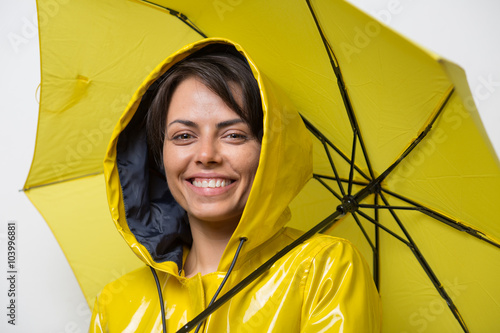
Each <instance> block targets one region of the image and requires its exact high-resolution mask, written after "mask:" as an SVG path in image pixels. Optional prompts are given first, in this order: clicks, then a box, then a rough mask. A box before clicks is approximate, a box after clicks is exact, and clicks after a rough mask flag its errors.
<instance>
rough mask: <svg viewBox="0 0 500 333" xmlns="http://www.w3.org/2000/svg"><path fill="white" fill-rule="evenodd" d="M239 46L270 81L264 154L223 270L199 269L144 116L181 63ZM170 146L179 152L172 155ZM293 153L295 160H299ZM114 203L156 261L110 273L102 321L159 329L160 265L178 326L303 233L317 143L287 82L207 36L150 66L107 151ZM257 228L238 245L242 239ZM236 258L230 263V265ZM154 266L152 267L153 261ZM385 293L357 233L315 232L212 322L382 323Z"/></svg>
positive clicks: (130, 234)
mask: <svg viewBox="0 0 500 333" xmlns="http://www.w3.org/2000/svg"><path fill="white" fill-rule="evenodd" d="M214 43H217V44H223V45H228V46H230V47H232V48H234V49H235V50H236V51H237V52H239V54H241V55H242V56H243V57H244V59H245V61H246V62H247V63H248V65H249V67H250V68H251V70H252V73H253V75H254V77H255V79H256V81H257V83H258V85H259V88H260V94H261V96H260V97H261V100H262V109H263V113H264V123H263V127H264V129H263V131H264V135H263V138H262V144H261V153H260V159H259V166H258V169H257V172H256V175H255V178H254V181H253V185H252V188H251V191H250V194H249V197H248V200H247V202H246V205H245V209H244V211H243V214H242V216H241V219H240V221H239V224H238V226H237V228H236V230H235V231H234V233H233V235H232V237H231V239H230V240H229V242H228V244H227V246H226V249H225V250H224V253H223V255H222V258H221V260H220V262H219V266H218V268H217V271H215V272H213V273H209V274H206V275H203V276H202V275H201V274H197V275H195V276H192V277H189V278H187V277H186V276H185V273H184V270H183V265H184V262H185V259H186V256H187V252H188V251H189V248H190V246H191V242H192V239H191V235H190V229H189V225H188V223H187V221H186V218H185V212H184V211H183V209H182V208H181V207H180V206H179V205H178V204H177V203H176V202H175V200H174V199H173V197H172V195H171V194H170V192H169V190H168V185H167V183H166V181H165V179H164V170H163V169H162V167H161V166H160V165H156V164H155V163H154V161H152V159H151V158H150V157H149V156H148V147H147V143H146V134H145V129H144V125H143V124H144V119H145V117H146V114H147V111H148V101H150V100H151V94H152V93H153V92H154V87H155V85H156V82H158V80H159V79H160V78H161V77H162V75H164V74H165V73H166V72H167V71H168V69H169V68H171V67H172V66H173V65H175V64H176V63H177V62H179V61H181V60H182V59H184V58H186V57H187V56H189V55H190V54H193V53H194V52H197V51H198V50H200V49H202V48H204V47H206V46H207V45H211V44H214ZM164 158H168V156H165V157H164ZM291 164H293V167H290V165H291ZM104 169H105V177H106V183H107V184H106V185H107V196H108V204H109V207H110V212H111V216H112V219H113V221H114V223H115V225H116V227H117V230H118V231H119V232H120V234H121V235H122V236H123V238H124V240H125V241H126V242H127V243H128V245H129V246H130V248H131V249H132V251H134V253H135V254H136V255H137V256H138V257H139V259H140V260H142V261H143V262H144V263H145V265H146V267H144V268H140V269H138V270H136V271H133V272H131V273H129V274H127V275H124V276H123V277H121V278H120V279H118V280H116V281H114V282H112V283H110V284H108V285H107V286H106V287H105V288H104V289H103V290H102V291H101V293H100V294H99V295H98V297H97V299H96V303H95V306H94V310H93V314H92V321H91V326H90V330H89V331H90V332H159V331H161V326H162V318H161V312H160V303H159V294H158V290H157V286H156V283H155V280H154V277H153V275H152V274H151V271H150V267H151V268H153V269H154V270H155V271H156V272H157V274H158V279H159V285H160V289H161V290H160V292H161V295H162V296H163V302H164V306H165V317H166V323H167V331H168V332H175V331H177V330H178V329H179V328H180V327H182V326H183V325H185V324H186V323H187V322H188V321H189V320H191V319H192V318H194V317H195V316H196V315H198V314H199V313H200V312H201V311H203V310H204V309H205V308H206V307H207V306H208V305H209V303H210V300H211V299H212V297H213V295H214V294H215V293H216V291H217V289H218V288H219V286H220V285H221V282H222V280H223V279H224V277H225V276H226V275H228V277H227V282H226V284H225V285H224V287H223V288H222V290H221V292H220V294H219V295H223V294H224V293H225V292H227V291H228V290H230V289H231V288H232V287H234V286H235V285H236V284H237V283H238V282H240V281H241V280H243V279H244V278H245V277H246V276H248V275H249V274H250V273H251V272H253V271H255V270H256V269H257V268H258V267H259V266H261V265H262V264H263V263H264V262H266V261H267V260H268V259H270V258H271V257H272V256H273V255H274V254H276V253H277V252H279V251H280V250H281V249H283V248H284V247H286V246H287V245H289V244H290V243H291V242H293V241H294V240H295V239H297V238H298V237H299V236H300V235H301V233H302V232H301V231H299V230H295V229H292V228H288V227H286V223H287V222H288V221H289V220H290V217H291V212H290V209H289V208H288V206H289V204H290V202H291V201H292V200H293V199H294V197H295V196H296V195H297V194H298V193H299V192H300V190H301V189H302V188H303V186H304V185H305V184H306V183H307V181H308V180H309V179H311V177H312V144H311V138H310V134H309V132H308V131H307V129H306V128H305V126H304V123H303V121H302V119H301V117H300V115H299V114H298V112H297V111H296V110H295V109H294V107H293V105H292V104H290V103H289V102H288V99H287V97H286V96H284V95H283V94H282V93H281V92H280V90H279V89H277V88H276V87H274V86H273V82H271V81H270V80H269V79H267V78H266V76H265V75H263V74H262V73H261V72H260V71H259V70H258V68H257V67H256V66H255V64H254V62H253V61H252V59H251V58H250V57H249V56H248V55H247V54H246V53H245V51H244V50H243V49H242V48H241V47H240V46H239V45H238V44H235V43H233V42H231V41H229V40H226V39H205V40H201V41H198V42H196V43H193V44H190V45H188V46H186V47H185V48H183V49H181V50H180V51H179V52H177V53H175V54H173V55H171V56H170V57H168V58H166V59H165V60H164V61H163V62H162V63H161V64H160V65H158V66H157V67H156V68H155V70H154V71H153V72H152V73H151V74H150V75H149V76H148V77H147V78H146V80H145V81H144V83H143V84H142V86H141V87H140V88H139V89H138V90H137V92H136V93H135V95H134V96H133V98H132V100H131V101H130V103H129V104H128V106H127V109H126V110H125V111H124V113H123V115H122V117H121V118H120V120H119V123H118V124H117V125H116V127H115V130H114V132H113V134H112V138H111V142H110V144H109V147H108V152H107V156H106V158H105V162H104ZM242 239H244V240H246V241H245V242H244V243H243V245H242V247H241V251H239V252H238V251H237V248H238V247H239V245H240V242H241V240H242ZM233 261H234V262H235V264H234V269H233V270H232V272H231V274H228V270H229V267H230V266H231V263H232V262H233ZM147 266H149V267H147ZM379 329H380V302H379V296H378V293H377V290H376V288H375V285H374V283H373V281H372V279H371V276H370V271H369V268H368V266H367V264H366V262H365V261H364V259H363V258H362V257H361V255H360V254H359V253H358V251H357V250H356V249H355V248H354V247H353V246H352V244H351V243H349V242H348V241H346V240H343V239H339V238H334V237H331V236H323V235H321V236H314V237H312V238H311V239H309V240H307V241H305V242H303V243H302V244H300V245H299V246H297V247H295V248H294V249H293V250H292V251H290V252H289V253H287V254H286V255H285V256H283V257H282V258H280V259H279V260H278V261H277V262H275V263H274V264H273V266H272V267H271V268H270V269H269V270H268V271H267V272H265V273H264V274H263V275H262V276H260V277H259V278H257V279H256V280H255V281H254V282H252V283H251V284H250V285H248V286H247V287H246V288H244V289H243V290H242V291H240V292H238V293H237V294H235V295H234V296H233V297H232V298H231V299H230V300H229V301H228V302H227V303H225V304H224V305H222V306H221V307H220V308H219V309H218V310H217V311H215V312H214V313H212V314H211V315H210V316H209V317H208V318H207V320H206V321H205V322H204V324H203V326H202V329H201V331H203V332H259V331H263V332H278V331H280V332H281V331H285V332H286V331H289V332H320V331H321V332H377V331H379Z"/></svg>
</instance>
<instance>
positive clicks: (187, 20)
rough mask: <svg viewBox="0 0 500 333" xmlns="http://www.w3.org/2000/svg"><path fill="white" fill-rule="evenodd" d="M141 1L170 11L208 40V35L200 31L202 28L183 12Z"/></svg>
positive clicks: (144, 0)
mask: <svg viewBox="0 0 500 333" xmlns="http://www.w3.org/2000/svg"><path fill="white" fill-rule="evenodd" d="M139 1H142V2H144V3H147V4H150V5H152V6H155V7H158V8H161V9H164V10H166V11H168V13H169V14H170V15H172V16H175V17H177V18H178V19H179V20H181V21H182V22H183V23H184V24H186V25H187V26H188V27H190V28H191V29H193V30H194V31H196V32H197V33H198V34H199V35H200V36H202V37H203V38H207V35H205V34H204V33H203V32H202V31H201V30H200V28H198V27H197V26H196V24H194V23H193V22H192V21H191V20H190V19H189V18H188V17H187V16H186V15H184V14H182V13H181V12H179V11H177V10H174V9H171V8H168V7H165V6H162V5H159V4H157V3H154V2H151V1H148V0H139Z"/></svg>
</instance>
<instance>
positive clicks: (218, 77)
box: [146, 44, 263, 164]
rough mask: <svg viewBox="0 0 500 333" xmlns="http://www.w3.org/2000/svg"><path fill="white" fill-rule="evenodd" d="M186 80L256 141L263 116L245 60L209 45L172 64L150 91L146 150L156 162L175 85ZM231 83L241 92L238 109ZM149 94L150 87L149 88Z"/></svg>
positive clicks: (231, 49)
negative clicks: (225, 108) (240, 123)
mask: <svg viewBox="0 0 500 333" xmlns="http://www.w3.org/2000/svg"><path fill="white" fill-rule="evenodd" d="M189 77H196V78H197V79H199V80H200V81H201V82H202V83H203V84H204V85H206V86H207V87H208V88H209V89H210V90H212V91H213V92H214V93H215V94H216V95H218V96H219V97H220V98H221V99H222V100H223V101H224V103H226V105H227V106H228V107H230V108H231V109H232V110H233V111H234V112H236V114H238V116H240V117H241V119H243V121H244V122H245V123H247V124H248V126H249V127H250V129H251V131H252V134H253V135H255V137H257V138H258V140H259V141H260V140H261V139H262V134H263V130H262V128H263V113H262V103H261V98H260V91H259V86H258V83H257V81H256V80H255V78H254V76H253V74H252V71H251V69H250V66H249V65H248V63H247V62H246V59H245V58H244V57H243V56H242V55H241V54H240V53H239V52H237V51H236V50H235V49H234V47H233V46H230V45H219V44H215V45H210V46H207V47H205V48H203V49H202V50H200V51H198V52H196V53H194V54H193V55H191V56H189V57H187V58H186V59H184V60H182V61H180V62H179V63H177V64H175V65H174V66H173V67H172V68H170V69H169V70H168V71H167V72H166V73H165V74H163V76H162V77H161V78H159V79H158V81H157V84H155V87H154V88H153V89H154V90H155V92H154V93H155V96H154V98H153V100H152V102H151V105H150V107H149V111H148V116H147V123H146V127H147V137H148V145H149V149H150V151H151V152H152V153H153V155H154V158H155V160H156V161H157V163H160V164H161V163H162V161H163V158H162V152H163V142H164V140H165V126H166V119H167V111H168V107H169V105H170V100H171V98H172V95H173V93H174V91H175V89H176V88H177V86H178V85H179V84H180V83H181V82H182V81H183V80H185V79H187V78H189ZM231 84H236V85H238V86H239V88H240V89H241V92H242V96H241V97H242V98H241V101H242V105H241V106H240V105H239V104H238V103H237V101H236V99H235V98H234V95H233V90H232V89H231ZM150 91H151V88H150Z"/></svg>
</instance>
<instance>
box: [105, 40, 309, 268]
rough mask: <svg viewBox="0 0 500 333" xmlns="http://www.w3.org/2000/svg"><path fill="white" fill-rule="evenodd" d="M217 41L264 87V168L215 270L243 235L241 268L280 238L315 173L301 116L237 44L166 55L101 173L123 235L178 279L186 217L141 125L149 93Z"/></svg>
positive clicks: (187, 237)
mask: <svg viewBox="0 0 500 333" xmlns="http://www.w3.org/2000/svg"><path fill="white" fill-rule="evenodd" d="M214 43H218V44H227V45H232V46H234V48H235V49H236V50H237V51H238V52H240V53H241V54H242V55H243V56H244V57H245V58H246V59H247V62H248V64H249V65H250V68H251V70H252V72H253V75H254V77H255V79H256V80H257V82H258V85H259V88H260V94H261V100H262V109H263V112H264V135H263V138H262V147H261V154H260V160H259V167H258V169H257V173H256V176H255V179H254V183H253V186H252V189H251V192H250V195H249V198H248V201H247V204H246V206H245V209H244V212H243V215H242V217H241V220H240V222H239V224H238V227H237V228H236V230H235V232H234V234H233V236H232V237H231V239H230V240H229V243H228V244H227V246H226V249H225V251H224V253H223V255H222V258H221V261H220V263H219V267H218V271H221V272H225V271H227V269H228V267H229V265H230V263H231V261H232V258H233V256H234V254H235V252H236V248H237V247H238V243H239V239H240V238H241V237H246V238H247V239H248V240H247V241H246V242H245V244H244V246H243V249H242V251H241V254H240V257H239V259H238V263H237V266H236V268H237V267H238V266H239V265H242V264H243V263H244V262H245V261H246V260H247V259H249V258H250V257H252V256H253V255H254V254H255V253H257V252H259V249H260V248H261V247H263V246H265V243H266V242H268V241H269V240H270V239H272V238H273V236H275V235H276V234H278V233H280V231H281V230H282V229H283V227H284V225H285V224H286V223H287V222H288V220H289V219H290V210H289V209H288V205H289V203H290V201H291V200H292V199H293V198H294V197H295V196H296V195H297V193H298V192H299V191H300V190H301V189H302V187H303V186H304V185H305V183H306V182H307V181H308V179H310V178H311V176H312V149H311V141H310V137H309V134H308V132H307V129H306V128H305V126H304V124H303V122H302V119H301V118H300V116H299V114H298V112H297V111H296V110H295V109H294V107H293V106H292V105H291V104H290V103H289V102H288V99H287V98H286V96H284V95H283V94H282V93H281V92H280V91H279V89H278V88H277V87H275V86H274V85H273V84H272V82H270V81H269V79H268V78H267V77H266V76H265V75H264V74H263V73H261V72H260V71H259V70H258V68H257V66H256V65H255V63H254V62H253V61H252V59H251V58H250V57H249V56H248V54H247V53H246V52H245V51H244V50H243V48H242V47H241V46H240V45H238V44H236V43H233V42H232V41H230V40H227V39H221V38H210V39H203V40H201V41H198V42H195V43H192V44H189V45H187V46H186V47H184V48H182V49H181V50H179V51H178V52H176V53H174V54H173V55H171V56H169V57H168V58H166V59H165V60H164V61H163V62H161V63H160V64H159V65H158V66H157V67H156V68H155V69H154V70H153V71H152V73H151V74H150V75H149V76H148V77H147V78H146V79H145V80H144V82H143V83H142V85H141V86H140V87H139V89H138V90H137V91H136V93H135V94H134V96H133V97H132V99H131V101H130V102H129V104H128V106H127V108H126V109H125V111H124V113H123V115H122V116H121V118H120V120H119V122H118V124H117V125H116V127H115V129H114V131H113V133H112V137H111V141H110V144H109V146H108V150H107V154H106V158H105V162H104V170H105V172H104V173H105V178H106V187H107V194H108V203H109V207H110V211H111V215H112V218H113V221H114V223H115V225H116V227H117V229H118V231H119V232H120V233H121V235H122V236H123V238H124V239H125V241H126V242H127V243H128V245H129V246H130V247H131V249H132V250H133V251H134V253H135V254H136V255H137V256H138V257H139V258H140V259H141V260H143V261H144V262H145V263H146V264H147V265H150V266H152V267H154V268H156V269H158V270H162V271H165V272H168V273H170V274H174V275H177V274H179V272H180V269H181V267H180V265H181V264H182V260H183V248H184V249H185V248H186V247H187V248H188V247H189V246H190V245H191V241H192V240H191V234H190V230H189V226H188V224H187V221H186V220H185V218H184V212H183V210H182V208H181V207H180V206H179V205H178V204H177V203H176V202H175V201H174V200H173V198H172V196H171V195H170V192H169V191H168V186H167V184H166V182H165V179H164V170H163V168H162V167H160V166H158V165H156V164H155V163H154V162H153V159H152V158H151V157H150V156H149V154H148V149H147V146H146V134H145V126H144V119H145V115H146V112H147V109H148V107H149V104H148V103H149V102H148V101H149V99H150V96H148V88H149V87H150V86H151V85H153V84H154V82H156V80H158V78H160V77H161V75H163V74H164V73H165V72H166V71H167V70H168V69H169V68H171V67H172V66H173V65H174V64H176V63H177V62H179V61H181V60H182V59H184V58H186V57H187V56H189V55H190V54H193V53H194V52H196V51H198V50H200V49H202V48H203V47H205V46H207V45H210V44H214ZM184 254H185V253H184ZM184 257H185V256H184Z"/></svg>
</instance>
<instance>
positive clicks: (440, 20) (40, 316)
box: [0, 0, 500, 333]
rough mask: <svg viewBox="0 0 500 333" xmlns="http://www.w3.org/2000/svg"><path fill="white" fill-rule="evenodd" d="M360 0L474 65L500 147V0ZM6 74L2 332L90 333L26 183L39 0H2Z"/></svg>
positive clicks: (0, 161)
mask: <svg viewBox="0 0 500 333" xmlns="http://www.w3.org/2000/svg"><path fill="white" fill-rule="evenodd" d="M247 1H250V0H247ZM350 2H351V3H353V4H355V5H357V6H359V7H360V8H361V9H363V10H364V11H366V12H367V13H369V14H371V15H372V16H374V17H376V18H378V19H379V20H381V21H382V22H384V23H386V24H388V25H389V26H391V27H393V28H394V29H395V30H398V31H400V32H401V33H402V34H403V35H405V36H407V37H409V38H410V39H412V40H414V41H416V42H417V43H418V44H420V45H422V46H424V47H426V48H427V49H430V50H432V51H434V52H436V53H438V54H440V55H442V56H444V57H446V58H448V59H449V60H452V61H453V62H455V63H457V64H459V65H461V66H462V67H463V68H465V70H466V73H467V77H468V81H469V85H470V87H471V91H472V94H473V96H474V99H475V101H476V105H477V107H478V109H479V112H480V114H481V117H482V119H483V122H484V124H485V127H486V129H487V132H488V133H489V135H490V138H491V141H492V142H493V144H494V146H495V148H496V150H497V152H498V151H500V129H499V128H498V127H499V126H498V125H500V111H499V106H500V64H499V62H500V43H499V42H498V38H499V37H498V36H499V35H500V23H499V21H498V19H497V16H498V15H499V14H500V2H497V1H495V0H476V1H474V2H472V1H466V0H454V1H452V0H437V1H436V0H434V1H432V0H420V1H416V0H414V1H412V0H350ZM285 3H286V2H284V4H285ZM20 41H21V42H20ZM0 74H1V76H0V97H1V98H0V101H1V104H0V105H1V106H0V108H1V110H0V171H1V172H0V331H1V332H48V333H59V332H86V331H87V327H88V321H89V316H90V312H89V310H88V308H87V307H86V302H85V300H84V298H83V295H82V294H81V292H80V290H79V287H78V285H77V283H76V280H75V279H74V276H73V273H72V272H71V270H70V268H69V266H68V264H67V262H66V260H65V258H64V256H63V254H62V252H61V250H60V248H59V246H58V244H57V242H56V241H55V239H54V237H53V236H52V234H51V232H50V230H49V228H48V227H47V225H46V223H45V222H44V220H43V219H42V218H41V217H40V215H39V214H38V212H37V211H36V210H35V209H34V207H33V206H32V205H31V203H30V202H29V201H28V200H27V198H26V196H25V195H24V194H23V193H22V192H19V190H20V189H21V188H22V186H23V184H24V181H25V179H26V176H27V173H28V171H29V167H30V163H31V158H32V156H33V149H34V142H35V133H36V126H37V113H38V104H37V97H36V90H37V86H38V84H39V82H40V70H39V50H38V36H37V30H36V6H35V1H34V0H17V1H9V2H7V1H3V2H2V3H1V4H0ZM12 220H14V221H17V233H18V252H17V263H18V272H19V273H18V281H17V286H16V290H17V292H18V295H17V317H16V324H17V325H16V326H11V325H8V324H7V319H8V318H7V316H6V313H7V309H6V306H7V302H8V297H7V289H8V285H7V281H6V277H5V278H4V276H6V275H7V273H6V272H7V267H6V265H7V254H6V236H7V223H8V222H9V221H12Z"/></svg>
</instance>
